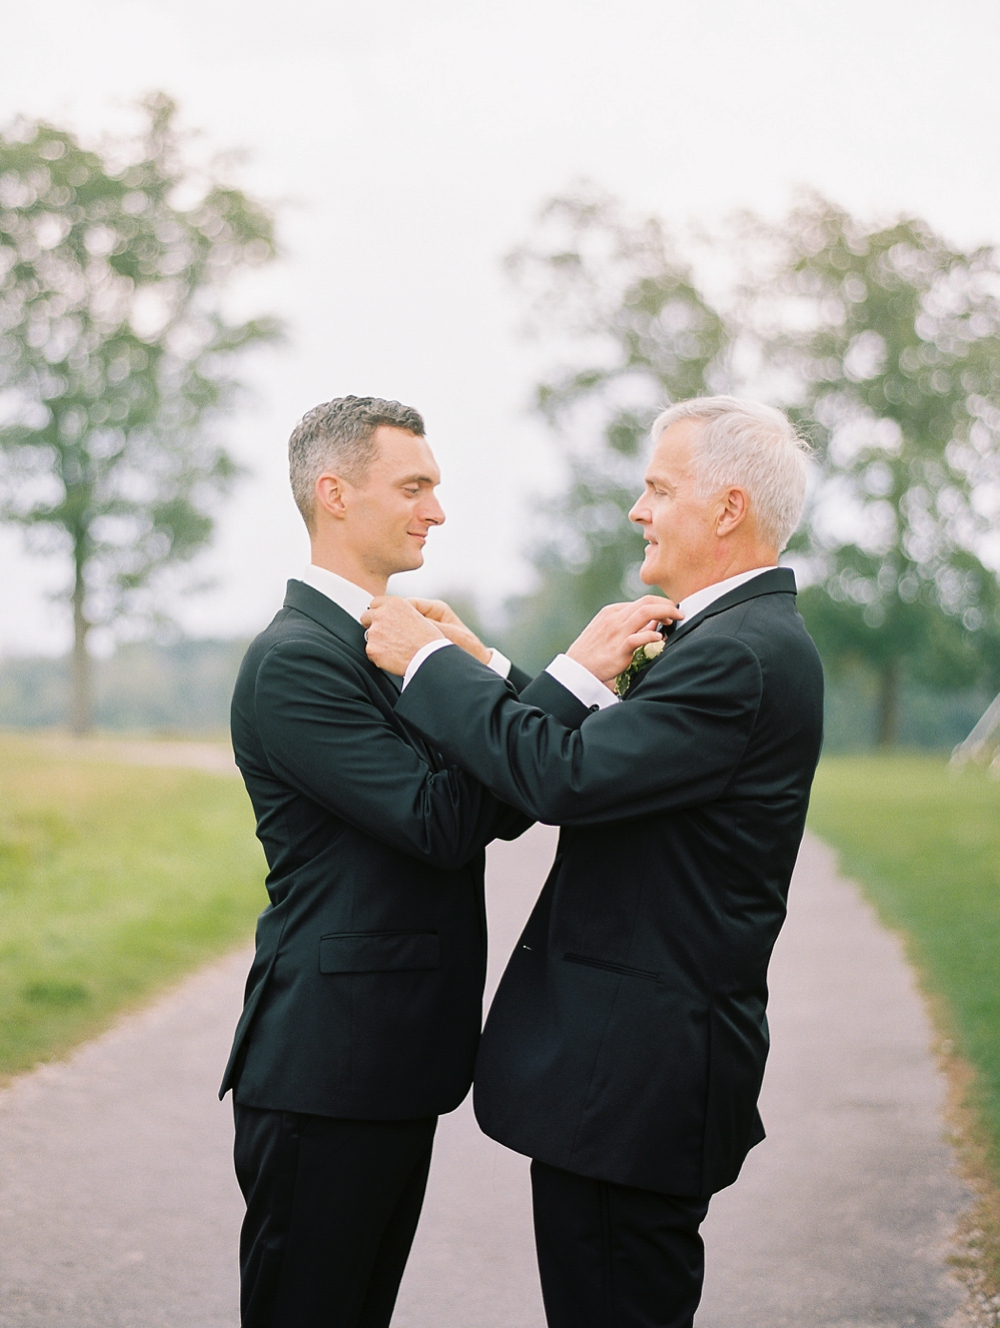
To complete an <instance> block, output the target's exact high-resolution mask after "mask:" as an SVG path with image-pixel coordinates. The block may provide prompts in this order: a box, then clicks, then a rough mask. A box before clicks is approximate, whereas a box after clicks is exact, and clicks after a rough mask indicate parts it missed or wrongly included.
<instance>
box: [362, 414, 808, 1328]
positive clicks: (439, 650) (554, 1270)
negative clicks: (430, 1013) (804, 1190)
mask: <svg viewBox="0 0 1000 1328" xmlns="http://www.w3.org/2000/svg"><path fill="white" fill-rule="evenodd" d="M653 442H654V447H653V452H652V457H651V461H650V464H649V468H648V470H647V473H646V482H645V488H644V491H643V493H642V496H641V497H640V498H639V500H638V501H637V502H636V504H635V506H634V507H633V509H632V511H631V513H630V516H631V519H632V520H633V521H634V522H636V524H638V525H640V526H641V527H642V531H643V535H644V536H645V539H646V554H645V560H644V562H643V565H642V571H641V576H642V579H643V581H644V582H645V583H646V584H647V585H651V586H658V587H659V588H660V589H661V590H662V591H664V592H665V594H666V595H667V596H669V597H670V598H671V599H673V600H675V601H677V602H678V606H679V608H680V610H681V611H682V613H683V615H684V616H683V620H682V621H681V622H680V623H679V625H677V627H676V630H674V631H673V632H672V633H671V634H670V635H669V636H667V637H666V640H665V644H663V645H662V646H661V645H660V641H659V638H658V637H657V634H656V631H655V630H654V626H651V625H650V620H651V619H653V618H655V617H656V616H657V613H656V612H655V610H656V609H657V606H663V604H664V601H663V600H662V599H654V598H653V597H647V598H645V599H643V600H640V601H639V602H638V604H636V605H631V604H629V605H612V606H610V607H609V608H607V609H604V610H602V612H601V613H599V614H598V615H597V617H596V618H595V619H594V621H593V622H592V623H591V624H590V626H589V627H588V628H587V629H586V630H585V631H584V632H583V634H582V635H581V636H580V637H579V638H578V640H577V641H576V642H574V644H573V645H572V646H571V647H570V649H569V650H568V651H567V653H566V655H565V656H560V657H558V658H557V659H556V660H554V661H553V663H552V664H551V665H550V666H549V669H548V670H547V674H548V676H547V678H545V679H544V680H543V681H542V683H539V682H536V683H535V685H534V686H535V689H536V690H535V692H533V694H532V699H533V701H535V702H536V704H535V705H533V706H532V705H525V704H523V703H522V702H521V701H519V700H518V697H517V695H516V694H515V692H514V690H513V688H511V687H509V686H508V685H507V684H505V682H504V681H503V680H502V679H501V678H499V677H498V676H497V674H496V673H495V672H491V671H490V670H489V669H488V668H486V667H484V666H483V665H482V664H480V663H478V662H477V661H476V660H475V659H474V658H471V657H470V655H469V654H468V653H466V652H464V651H463V650H460V649H454V648H445V647H448V645H449V643H448V642H447V641H446V640H445V639H444V638H443V637H440V636H439V635H438V629H437V627H436V626H435V624H434V623H433V622H429V621H428V620H427V619H425V618H421V617H420V615H419V614H417V613H416V612H415V611H414V610H413V609H412V608H410V607H409V606H408V605H406V604H405V602H403V601H393V600H380V601H376V602H375V604H374V606H373V610H372V611H370V612H369V615H367V617H366V618H365V619H364V621H366V622H368V623H369V629H368V638H369V644H368V650H369V654H370V655H371V657H372V658H373V659H374V660H375V662H376V663H377V664H379V665H381V667H383V668H385V669H388V670H390V671H391V672H396V673H401V674H404V679H405V689H404V691H403V693H402V696H401V698H400V701H399V704H398V706H397V714H398V715H399V716H400V717H401V718H402V719H403V720H404V721H405V723H406V724H407V725H409V726H411V727H412V728H414V729H416V730H417V731H418V732H419V733H421V734H423V735H424V736H425V737H426V738H427V739H429V740H430V741H431V742H432V743H433V744H434V746H435V747H437V748H439V749H440V750H442V751H443V752H445V753H446V754H447V755H448V757H449V758H450V759H451V760H453V761H455V762H456V763H457V764H458V765H461V766H463V767H464V768H465V769H466V770H468V771H469V772H470V773H472V774H474V775H475V776H476V777H477V778H478V779H480V780H482V782H483V783H484V784H486V785H487V786H488V787H489V788H491V789H492V790H493V791H494V792H495V793H496V794H497V795H498V797H500V798H502V799H503V800H504V801H505V802H508V803H510V804H511V805H513V806H515V807H518V808H519V809H521V810H522V811H523V812H525V813H526V814H527V815H529V816H533V817H536V818H537V819H539V820H541V821H546V822H549V823H553V824H557V825H560V826H562V827H563V829H562V833H561V836H560V840H559V850H558V852H557V854H556V858H555V862H554V864H553V867H552V871H551V873H550V875H549V878H548V880H547V881H546V883H545V887H544V889H543V891H542V894H541V897H540V898H539V901H538V904H537V905H536V907H535V909H534V912H533V913H532V915H531V918H530V920H529V921H528V924H527V927H526V928H525V931H524V934H523V936H522V937H521V939H520V941H519V943H518V945H517V947H516V949H515V951H514V954H513V956H512V957H511V960H510V963H509V964H508V967H507V971H506V973H505V974H504V977H503V981H502V983H501V985H500V988H499V991H498V993H497V996H496V999H495V1001H494V1003H493V1008H492V1009H491V1011H490V1015H489V1019H488V1020H487V1024H486V1029H485V1032H484V1035H483V1041H482V1044H481V1048H480V1053H479V1059H478V1061H477V1066H476V1089H475V1093H476V1098H475V1101H476V1112H477V1116H478V1119H479V1122H480V1124H481V1125H482V1127H483V1129H484V1130H485V1131H486V1133H487V1134H489V1135H491V1136H492V1137H493V1138H495V1139H498V1140H499V1141H500V1142H501V1143H503V1144H506V1145H507V1146H508V1147H509V1148H513V1149H515V1150H517V1151H518V1152H521V1153H525V1154H527V1155H528V1156H529V1157H531V1158H532V1159H533V1162H532V1186H533V1196H534V1215H535V1233H536V1243H537V1248H538V1260H539V1268H540V1271H541V1279H542V1291H543V1295H544V1300H545V1308H546V1314H547V1317H548V1322H549V1324H550V1326H551V1328H690V1325H691V1324H692V1322H693V1317H694V1312H695V1309H696V1307H697V1305H698V1301H699V1298H700V1295H701V1286H702V1278H703V1270H704V1260H703V1251H702V1243H701V1237H700V1235H699V1227H700V1224H701V1222H702V1220H703V1218H704V1216H705V1213H706V1212H707V1210H708V1203H709V1199H710V1197H711V1195H712V1194H714V1193H715V1192H716V1191H717V1190H719V1189H722V1188H723V1187H725V1186H727V1185H730V1184H732V1182H733V1181H734V1180H735V1179H736V1177H737V1175H738V1174H739V1171H740V1167H741V1166H742V1163H743V1160H744V1158H745V1157H746V1154H747V1152H748V1151H749V1150H750V1148H752V1147H753V1146H754V1145H755V1144H757V1143H759V1142H760V1140H761V1139H762V1138H763V1137H764V1131H763V1127H762V1125H761V1121H760V1117H759V1115H758V1113H757V1098H758V1094H759V1091H760V1086H761V1079H762V1076H763V1072H764V1061H765V1058H766V1055H767V1047H768V1031H767V1019H766V1016H765V1005H766V1002H767V966H768V961H769V959H770V955H771V950H772V947H773V945H774V941H775V938H776V937H777V935H778V931H779V929H780V927H781V924H782V921H783V920H784V916H785V904H786V898H787V892H788V883H789V879H790V877H791V874H792V868H793V866H794V863H795V857H796V853H797V851H798V847H799V842H800V840H801V837H802V831H803V827H804V824H805V817H806V808H807V805H808V800H809V790H810V786H811V784H812V779H813V774H814V771H815V768H816V762H817V760H818V758H819V751H820V743H821V738H822V718H823V676H822V670H821V667H820V662H819V658H818V656H817V654H816V650H815V648H814V646H813V643H812V641H811V640H810V639H809V636H808V635H807V633H806V630H805V628H804V626H803V623H802V620H801V618H800V617H799V615H798V613H797V612H796V609H795V578H794V576H793V574H792V572H791V571H790V570H789V569H787V568H782V567H778V566H777V563H778V556H779V554H780V552H781V550H782V549H783V548H784V546H785V544H786V543H787V541H788V539H789V537H790V536H791V534H792V532H793V531H794V529H795V527H796V524H797V523H798V520H799V517H800V514H801V511H802V504H803V500H804V494H805V483H806V465H807V462H806V449H805V446H804V444H803V443H802V442H801V441H800V440H799V439H798V438H797V437H796V434H795V431H794V429H793V428H792V427H791V425H790V424H789V422H788V420H787V419H786V418H785V417H784V416H783V415H782V414H781V413H780V412H778V411H776V410H773V409H771V408H770V407H767V406H762V405H759V404H757V403H753V402H746V401H737V400H735V399H733V398H731V397H709V398H700V399H698V400H694V401H687V402H682V403H680V404H679V405H676V406H673V407H671V408H670V409H669V410H667V411H665V412H664V413H663V414H662V415H661V416H660V417H659V419H658V420H657V421H656V423H655V425H654V426H653ZM659 616H660V617H662V607H661V611H660V614H659ZM637 647H643V653H642V654H641V655H640V656H639V658H638V659H633V651H636V649H637ZM616 678H617V679H618V684H617V689H616V690H613V689H614V688H615V681H616ZM540 687H544V688H545V691H544V695H543V694H542V692H541V691H539V690H538V689H539V688H540ZM539 705H541V706H542V707H543V708H541V709H540V708H538V706H539Z"/></svg>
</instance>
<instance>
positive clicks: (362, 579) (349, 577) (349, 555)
mask: <svg viewBox="0 0 1000 1328" xmlns="http://www.w3.org/2000/svg"><path fill="white" fill-rule="evenodd" d="M312 562H313V565H314V566H315V567H325V568H326V570H327V571H328V572H336V574H337V576H342V577H343V578H344V580H345V581H351V582H353V584H354V585H356V586H360V587H361V589H362V590H367V591H368V593H369V595H384V594H385V592H386V586H387V585H388V583H389V578H388V577H387V576H381V575H379V573H377V572H373V571H372V570H371V568H370V567H366V566H365V565H364V563H363V562H362V561H361V559H360V558H359V557H358V556H357V554H356V553H355V552H354V551H353V550H352V549H343V548H337V547H331V546H330V544H329V543H328V542H327V541H325V540H320V539H313V541H312Z"/></svg>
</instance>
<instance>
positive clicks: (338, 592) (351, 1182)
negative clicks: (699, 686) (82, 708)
mask: <svg viewBox="0 0 1000 1328" xmlns="http://www.w3.org/2000/svg"><path fill="white" fill-rule="evenodd" d="M289 457H290V471H291V480H292V489H293V493H294V496H295V499H296V502H297V503H298V506H299V508H300V510H301V512H302V515H303V517H304V518H305V522H306V525H307V526H308V529H309V534H310V539H311V546H312V562H311V565H310V566H309V567H308V568H307V569H306V570H305V572H304V573H303V576H302V578H301V579H300V580H293V581H289V583H288V593H287V596H286V599H285V603H284V607H283V608H282V609H281V611H280V612H279V613H278V615H277V617H276V618H275V619H274V621H273V622H272V623H271V625H270V626H269V627H268V628H267V629H266V630H265V631H264V632H263V633H261V635H260V636H259V637H258V638H257V639H256V640H255V641H254V642H253V644H252V645H251V647H250V649H249V651H248V652H247V655H246V658H245V660H244V661H243V665H242V668H241V670H240V674H239V679H238V681H237V684H236V691H235V695H234V697H233V707H232V731H233V746H234V749H235V752H236V760H237V764H238V765H239V767H240V770H241V771H242V774H243V778H244V780H245V782H246V786H247V790H248V792H249V794H250V797H251V800H252V802H253V806H254V811H255V813H256V816H257V834H258V837H259V838H260V841H261V843H262V844H263V846H264V851H265V854H266V856H267V862H268V867H269V868H270V871H269V874H268V877H267V889H268V893H269V895H270V899H271V902H270V904H269V906H268V907H267V908H266V909H265V910H264V912H263V913H262V914H261V916H260V920H259V922H258V926H257V947H256V956H255V958H254V962H253V967H252V968H251V971H250V976H249V978H248V980H247V988H246V1001H245V1006H244V1010H243V1014H242V1017H241V1019H240V1021H239V1025H238V1027H237V1030H236V1036H235V1040H234V1043H233V1050H232V1055H231V1057H230V1061H229V1065H228V1067H227V1069H226V1073H225V1078H224V1081H223V1084H222V1089H221V1093H220V1096H221V1095H223V1094H225V1092H226V1091H227V1089H229V1088H232V1089H233V1099H234V1111H235V1118H236V1148H235V1160H236V1171H237V1176H238V1179H239V1183H240V1186H241V1188H242V1190H243V1193H244V1196H245V1197H246V1201H247V1215H246V1221H245V1223H244V1227H243V1233H242V1238H241V1243H240V1268H241V1283H242V1292H241V1306H242V1323H243V1325H244V1328H386V1325H388V1323H389V1320H390V1317H391V1315H392V1308H393V1304H394V1302H395V1298H396V1292H397V1289H398V1286H399V1281H400V1277H401V1276H402V1272H403V1267H404V1264H405V1262H406V1258H407V1254H408V1252H409V1249H410V1244H411V1241H412V1239H413V1233H414V1230H415V1227H416V1222H417V1218H418V1216H419V1213H420V1206H421V1202H422V1199H423V1193H424V1186H425V1183H426V1179H427V1169H428V1165H429V1162H430V1155H431V1142H432V1139H433V1135H434V1127H435V1124H436V1118H437V1116H438V1115H439V1114H440V1113H441V1112H447V1111H452V1110H454V1108H455V1107H457V1106H458V1104H459V1103H460V1102H461V1101H462V1099H463V1098H464V1097H465V1095H466V1093H467V1092H468V1089H469V1085H470V1083H471V1079H472V1068H473V1062H474V1059H475V1054H476V1046H477V1044H478V1041H479V1033H480V1026H481V1000H482V990H483V980H484V975H485V966H486V919H485V907H484V898H483V868H484V856H483V850H484V848H485V846H486V845H487V844H488V843H489V842H490V840H491V839H493V838H495V837H497V836H500V837H502V838H514V837H515V836H516V835H518V834H520V833H521V831H522V830H524V829H525V828H526V826H527V825H528V824H529V823H530V822H529V819H528V818H526V817H525V816H524V815H523V814H522V813H520V812H516V811H513V810H511V808H510V807H508V806H505V805H504V804H503V803H501V802H500V801H498V800H497V799H496V798H495V797H494V796H493V795H492V794H491V793H489V792H488V791H487V790H486V789H485V788H484V787H483V786H482V785H481V784H480V783H478V782H477V781H476V780H475V779H474V778H472V777H470V776H469V775H467V774H466V773H465V772H464V771H462V770H460V769H458V768H456V767H455V766H449V765H447V764H446V763H445V762H444V761H443V760H442V758H441V757H440V755H439V753H438V752H437V751H436V749H435V748H434V747H433V746H431V745H429V744H427V743H425V742H424V740H423V739H422V738H421V737H420V735H419V734H417V733H416V732H415V730H413V729H410V728H409V727H408V726H407V725H406V724H405V723H404V722H403V721H402V720H400V718H399V717H398V716H397V715H396V713H395V704H396V701H397V700H398V697H399V685H398V681H397V680H396V679H393V678H390V677H389V676H387V675H386V674H384V673H382V672H381V670H379V669H377V668H376V667H375V666H374V665H373V664H372V663H371V662H370V661H369V659H368V658H367V656H366V655H365V640H364V632H363V629H362V627H361V624H360V622H359V618H360V616H361V615H362V614H363V613H364V611H365V610H366V609H367V607H368V604H369V602H370V601H371V599H372V597H373V596H377V595H382V594H384V593H385V588H386V581H387V579H388V577H389V576H390V575H392V574H394V573H396V572H402V571H406V570H408V569H411V568H415V567H419V566H420V564H421V563H422V561H423V546H424V543H425V541H426V539H427V535H428V532H429V531H430V530H431V529H432V528H433V527H434V526H437V525H440V523H441V522H442V521H443V520H444V513H443V512H442V510H441V506H440V504H439V503H438V500H437V498H436V496H435V492H434V491H435V488H436V486H437V483H438V480H439V475H438V469H437V466H436V464H435V461H434V457H433V455H432V454H431V450H430V448H429V447H428V445H427V442H426V440H425V438H424V426H423V421H422V420H421V418H420V416H419V415H418V414H417V412H416V411H414V410H412V409H410V408H408V407H405V406H401V405H400V404H399V403H398V402H393V401H382V400H378V399H373V398H358V397H344V398H341V399H339V400H336V401H331V402H327V403H326V404H325V405H322V406H318V407H316V409H315V410H312V411H310V412H309V413H308V414H307V415H306V416H305V417H304V419H303V420H302V421H301V423H300V424H299V425H298V426H297V428H296V429H295V431H294V433H293V434H292V437H291V441H290V445H289ZM421 607H422V608H423V609H424V610H425V611H428V612H431V613H434V614H436V615H437V617H438V619H439V621H440V623H441V626H442V629H443V630H444V631H445V632H446V633H450V635H451V637H452V638H453V639H454V640H456V641H459V642H461V643H462V644H463V645H464V646H465V647H466V648H467V649H470V650H472V651H473V652H474V653H475V654H476V656H477V657H478V658H479V659H481V660H483V661H484V664H486V665H487V666H488V667H489V668H491V669H493V670H495V672H494V673H493V676H494V677H498V675H502V676H504V677H506V676H508V675H510V677H511V680H512V682H513V684H514V685H515V686H516V687H520V686H523V684H524V683H526V682H527V678H526V677H525V676H524V675H521V674H519V673H518V672H517V671H516V670H513V671H512V670H511V669H510V665H509V664H508V662H507V661H506V660H504V659H503V658H502V657H500V656H498V655H497V653H496V652H491V651H488V650H487V649H485V648H484V647H483V646H481V645H480V644H479V642H478V641H477V640H476V638H474V637H473V636H472V635H471V633H467V632H465V631H464V629H462V627H461V625H460V624H458V621H457V619H454V618H453V615H450V613H449V612H448V611H447V610H446V607H445V606H443V605H438V606H435V605H433V604H427V603H423V604H422V605H421Z"/></svg>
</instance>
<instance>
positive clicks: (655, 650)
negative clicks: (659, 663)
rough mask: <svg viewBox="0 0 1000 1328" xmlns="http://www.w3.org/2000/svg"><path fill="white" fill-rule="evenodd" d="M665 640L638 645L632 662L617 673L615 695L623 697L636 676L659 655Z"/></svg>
mask: <svg viewBox="0 0 1000 1328" xmlns="http://www.w3.org/2000/svg"><path fill="white" fill-rule="evenodd" d="M666 644H667V643H666V641H650V643H649V645H648V646H640V647H639V649H638V650H637V651H636V652H635V654H634V655H633V656H632V663H631V664H630V665H629V666H628V668H627V669H624V670H623V671H622V672H621V673H619V675H618V677H617V678H616V679H615V695H616V696H620V697H622V698H623V699H624V697H625V694H626V692H627V691H628V689H629V688H630V687H631V686H632V684H633V682H635V680H636V678H637V677H638V676H639V674H640V673H641V672H642V671H643V669H648V668H649V666H650V664H652V662H653V660H654V659H655V658H656V657H657V655H659V654H660V653H661V652H662V650H663V647H664V646H665V645H666Z"/></svg>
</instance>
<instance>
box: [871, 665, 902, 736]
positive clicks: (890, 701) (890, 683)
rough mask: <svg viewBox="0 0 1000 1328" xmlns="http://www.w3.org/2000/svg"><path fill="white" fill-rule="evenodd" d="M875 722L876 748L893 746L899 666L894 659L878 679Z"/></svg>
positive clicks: (896, 722)
mask: <svg viewBox="0 0 1000 1328" xmlns="http://www.w3.org/2000/svg"><path fill="white" fill-rule="evenodd" d="M877 720H878V728H877V730H876V735H875V744H876V746H878V747H893V746H895V743H896V732H897V728H898V722H899V664H898V663H897V661H896V660H894V659H893V660H890V661H889V663H888V664H887V665H886V666H885V668H884V669H883V670H882V676H881V678H880V679H879V695H878V712H877Z"/></svg>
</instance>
